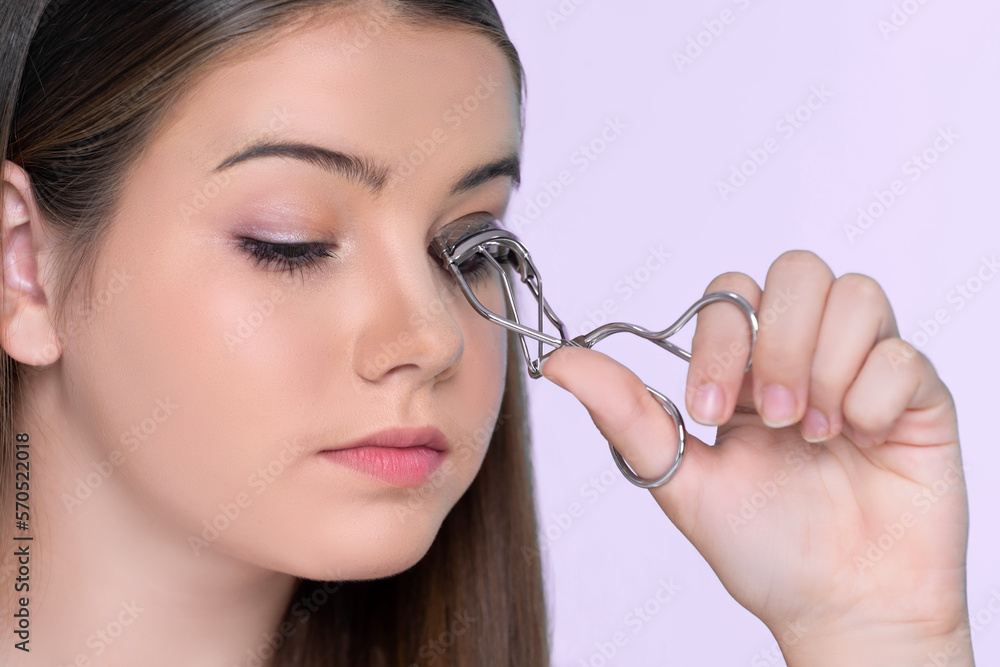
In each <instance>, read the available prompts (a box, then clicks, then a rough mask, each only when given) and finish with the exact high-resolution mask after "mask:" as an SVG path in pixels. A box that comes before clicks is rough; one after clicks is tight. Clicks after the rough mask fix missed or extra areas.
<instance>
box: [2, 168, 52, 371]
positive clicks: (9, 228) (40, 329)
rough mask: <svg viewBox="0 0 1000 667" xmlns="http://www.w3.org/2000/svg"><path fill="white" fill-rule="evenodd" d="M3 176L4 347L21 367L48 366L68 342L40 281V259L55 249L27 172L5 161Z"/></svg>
mask: <svg viewBox="0 0 1000 667" xmlns="http://www.w3.org/2000/svg"><path fill="white" fill-rule="evenodd" d="M0 178H2V180H0V198H2V199H3V209H2V215H3V218H2V219H0V254H2V255H3V268H2V272H3V273H2V284H0V290H2V291H3V305H2V307H0V336H2V338H0V345H2V346H3V349H4V350H5V351H6V352H7V354H8V355H10V356H11V357H12V358H13V359H15V360H17V361H19V362H21V363H24V364H28V365H31V366H45V365H47V364H51V363H53V362H54V361H56V360H57V359H58V358H59V356H60V355H61V354H62V341H60V339H59V336H58V334H57V332H56V329H55V327H54V326H53V325H52V319H53V318H51V317H50V315H51V313H50V306H49V303H48V299H47V298H46V295H45V291H44V290H43V286H42V284H41V282H40V281H39V271H38V261H37V258H38V257H39V256H45V255H44V253H47V252H48V251H49V247H48V246H47V243H48V238H47V236H46V234H45V230H44V228H43V226H42V225H43V221H42V218H41V216H40V215H39V213H38V209H37V208H36V206H35V201H34V196H33V195H32V192H31V179H30V178H29V177H28V174H27V172H25V171H24V169H22V168H21V167H20V166H18V165H16V164H14V163H13V162H11V161H9V160H5V161H4V163H3V170H2V173H0Z"/></svg>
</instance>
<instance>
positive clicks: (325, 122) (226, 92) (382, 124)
mask: <svg viewBox="0 0 1000 667" xmlns="http://www.w3.org/2000/svg"><path fill="white" fill-rule="evenodd" d="M374 16H376V17H378V18H377V19H376V21H374V22H373V20H372V17H373V15H372V14H371V13H370V11H364V10H355V11H343V10H341V11H338V12H336V13H335V14H334V13H331V14H328V15H323V16H320V17H314V18H311V19H309V20H307V21H304V22H298V23H296V24H295V25H294V26H292V27H291V28H289V29H286V30H283V31H281V32H280V33H279V34H277V35H275V36H273V37H272V38H271V39H270V40H269V41H268V42H266V43H264V44H262V45H260V47H259V48H257V49H255V50H253V51H251V52H249V53H248V52H246V51H245V50H242V51H241V52H240V55H239V57H237V58H227V59H226V60H225V61H223V62H222V64H219V65H217V66H216V67H214V68H213V69H210V70H208V71H207V72H206V73H205V74H203V75H202V76H201V78H200V79H198V80H196V81H195V82H194V84H193V85H192V87H191V88H190V89H189V90H188V91H187V92H186V93H185V95H184V97H183V98H181V99H180V100H179V101H178V102H177V103H176V105H175V106H174V107H173V108H172V109H171V111H170V114H169V116H168V117H167V118H166V119H165V122H164V125H163V126H161V132H160V134H161V135H163V134H165V133H166V134H168V135H172V137H173V138H174V140H176V141H181V142H183V143H184V144H185V152H186V153H187V155H188V156H189V157H190V158H193V161H194V162H195V163H197V164H200V165H204V166H205V167H206V169H211V168H214V167H215V166H216V165H217V163H218V159H219V158H220V157H221V156H223V155H226V154H230V153H232V152H233V150H234V149H238V148H239V147H241V146H245V145H249V144H251V143H253V142H254V141H255V140H261V139H269V138H272V139H273V138H282V139H289V138H294V139H295V140H297V141H308V142H312V143H315V144H318V145H323V146H329V147H331V148H335V149H338V150H345V151H355V152H358V153H363V154H368V155H374V156H377V157H378V158H379V159H380V160H384V161H385V163H386V164H389V165H390V166H395V165H397V164H400V163H402V162H405V161H406V160H408V159H409V158H408V156H412V154H413V153H414V151H418V152H419V151H423V152H424V153H430V152H437V153H441V154H445V155H446V156H447V155H448V154H449V153H450V157H451V158H454V159H459V160H461V164H467V163H468V162H469V160H470V159H472V158H474V157H479V156H480V155H479V154H493V153H496V152H497V151H499V150H501V149H504V148H506V149H509V150H516V149H517V147H518V146H519V143H520V126H519V125H520V123H519V121H520V115H519V109H518V106H517V91H516V90H515V83H514V75H513V71H512V68H511V63H510V62H509V61H508V59H507V57H506V56H505V55H504V54H503V52H502V51H501V50H500V49H499V48H498V47H497V46H496V45H494V44H493V43H492V42H491V41H490V39H489V38H488V37H486V36H484V35H480V34H477V33H475V32H472V31H471V30H468V29H464V28H462V27H461V26H457V25H456V26H450V25H447V24H433V25H431V24H426V25H424V24H422V25H419V26H412V25H407V24H403V23H401V22H398V21H395V20H392V19H389V18H388V16H387V15H385V14H384V13H383V14H376V15H374ZM373 28H374V29H373ZM473 145H475V146H479V147H480V148H479V150H478V152H477V153H479V154H477V155H474V156H470V155H468V154H467V151H469V150H470V147H471V146H473ZM463 153H465V155H464V157H463ZM213 160H214V162H213ZM411 162H412V161H411Z"/></svg>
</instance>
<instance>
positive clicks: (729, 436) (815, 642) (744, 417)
mask: <svg viewBox="0 0 1000 667" xmlns="http://www.w3.org/2000/svg"><path fill="white" fill-rule="evenodd" d="M720 290H729V291H734V292H737V293H738V294H741V295H742V296H744V297H745V298H746V299H747V300H749V301H750V303H751V304H752V305H753V306H754V309H755V310H756V312H757V314H758V318H759V321H760V330H759V333H758V338H757V342H756V345H755V347H754V350H753V365H752V368H751V370H750V372H749V373H747V374H746V375H744V374H743V370H744V369H745V367H746V363H747V360H748V354H749V351H750V345H749V342H750V336H749V327H748V325H747V322H746V319H745V318H744V315H743V313H742V311H740V310H739V309H737V308H735V307H733V306H731V305H730V306H726V307H723V306H721V305H715V304H713V305H711V306H709V307H707V308H706V309H704V310H702V311H701V312H700V313H699V315H698V319H697V328H696V330H695V334H694V338H693V339H692V358H691V367H690V371H689V374H688V382H687V392H686V393H687V395H686V399H687V401H686V402H687V409H688V412H689V414H691V415H692V417H693V418H695V419H696V421H698V422H700V423H702V424H707V425H718V426H719V429H718V435H717V439H716V442H715V445H714V446H712V447H710V446H708V445H707V444H706V443H704V442H702V441H701V440H699V439H698V438H696V437H694V436H692V435H691V434H688V435H687V438H686V444H685V452H684V458H683V460H682V462H681V465H680V468H679V469H678V472H677V474H676V475H675V476H674V477H673V478H671V479H670V481H668V482H667V483H666V484H664V485H663V486H660V487H659V488H655V489H651V490H650V493H651V494H652V496H653V499H654V500H655V501H656V503H657V504H658V505H659V506H660V508H661V509H662V510H663V511H664V513H665V514H666V515H667V516H668V517H669V518H670V520H671V521H672V522H673V524H674V525H675V526H677V528H678V529H680V531H681V532H682V533H683V534H684V535H685V536H686V537H687V538H688V539H689V540H690V541H691V543H692V544H693V545H694V546H695V547H696V548H697V549H698V550H699V552H700V553H701V554H702V555H703V556H704V557H705V558H706V560H707V561H708V562H709V564H710V565H711V566H712V569H713V570H714V571H715V573H716V574H717V575H718V576H719V579H720V580H721V581H722V583H723V585H724V586H725V587H726V590H728V591H729V592H730V594H731V595H732V596H733V597H734V598H735V599H736V600H737V601H738V602H739V603H740V604H741V605H743V606H744V607H745V608H746V609H748V610H750V611H751V612H752V613H753V614H754V615H755V616H757V617H758V618H760V619H761V620H762V621H763V622H764V623H765V624H766V625H767V627H768V628H769V629H770V630H771V632H772V633H773V634H774V636H775V638H776V639H777V641H778V645H779V646H780V648H781V650H782V653H783V654H784V657H785V660H786V662H787V664H788V665H790V666H792V665H796V666H797V665H802V666H806V665H808V666H810V667H817V666H819V667H822V666H825V665H830V666H834V665H845V664H850V665H863V666H867V665H871V666H873V667H874V666H876V665H888V664H894V665H895V664H899V665H902V664H906V665H923V664H948V665H950V666H955V665H963V666H967V665H973V664H974V661H973V655H972V644H971V641H970V630H969V616H968V606H967V601H966V593H965V591H966V582H965V577H966V550H967V542H968V527H969V514H968V500H967V494H966V487H965V482H964V476H962V475H961V454H960V450H959V441H958V430H957V421H956V413H955V404H954V401H953V400H952V397H951V394H950V393H949V392H948V389H947V388H946V387H945V385H944V384H943V383H942V381H941V379H940V378H939V377H938V376H937V374H936V373H935V371H934V368H933V366H932V365H931V363H930V362H929V361H928V359H927V358H926V357H925V356H924V355H922V354H921V353H920V352H919V351H917V350H916V349H915V348H913V347H912V346H910V345H909V344H908V343H906V342H904V341H902V340H900V339H899V337H898V336H899V331H898V329H897V327H896V321H895V318H894V316H893V313H892V309H891V307H890V304H889V302H888V300H887V298H886V296H885V294H884V292H883V291H882V289H881V288H880V287H879V285H878V283H876V282H875V281H874V280H872V279H871V278H869V277H867V276H863V275H860V274H845V275H843V276H841V277H839V278H836V277H835V276H834V275H833V273H832V272H831V270H830V268H829V267H828V266H827V265H826V264H825V263H824V262H823V261H822V260H821V259H820V258H819V257H817V256H816V255H815V254H813V253H811V252H804V251H790V252H787V253H785V254H783V255H781V256H780V257H778V258H777V260H776V261H775V262H774V263H773V264H772V265H771V268H770V270H769V271H768V274H767V279H766V281H765V284H764V288H763V289H761V288H760V287H759V286H758V285H757V284H756V283H755V282H754V280H753V279H752V278H750V277H749V276H747V275H745V274H741V273H726V274H723V275H721V276H719V277H718V278H716V279H715V280H713V281H712V283H711V284H710V285H709V286H708V288H707V289H706V293H708V292H714V291H720ZM727 355H728V356H727ZM543 373H544V375H545V376H546V377H548V378H549V379H550V380H552V381H553V382H554V383H556V384H557V385H559V386H560V387H563V388H564V389H567V390H568V391H570V392H572V393H573V394H574V395H575V396H576V397H577V398H578V399H579V400H580V401H581V402H582V403H583V404H584V406H585V407H586V408H587V409H588V411H589V413H590V415H591V417H592V418H593V420H594V423H595V425H596V426H597V427H598V428H599V429H600V431H601V433H602V434H603V435H604V436H605V437H606V438H607V439H608V441H609V442H610V443H612V444H613V445H614V446H615V448H616V449H617V450H618V451H619V453H621V454H622V456H623V457H624V459H625V460H626V461H627V462H628V463H629V464H630V466H631V467H632V469H633V471H634V472H636V474H638V475H639V476H641V477H643V478H647V479H655V478H658V477H660V476H661V475H662V474H663V473H664V472H665V471H666V470H667V469H668V468H669V466H670V464H671V463H672V462H673V460H674V456H675V452H676V446H677V436H676V431H675V427H674V424H673V422H672V421H671V419H670V417H669V415H668V414H667V412H666V411H665V410H664V409H663V408H662V407H661V406H660V404H659V403H658V402H656V400H655V399H654V398H653V396H652V395H651V394H650V393H649V392H648V391H647V390H646V389H645V387H644V385H643V383H642V381H641V380H640V379H639V378H638V377H637V376H636V375H635V374H634V373H633V372H632V371H630V370H629V369H627V368H625V367H624V366H622V365H620V364H618V363H617V362H615V361H614V360H613V359H611V358H610V357H608V356H606V355H604V354H602V353H600V352H598V351H596V350H590V349H585V348H569V347H567V348H560V349H558V350H556V351H554V352H553V353H552V354H551V356H550V357H548V358H547V359H546V360H545V363H544V366H543ZM705 384H715V385H716V386H717V387H718V389H719V391H720V392H721V394H720V396H719V397H718V398H716V399H714V400H706V396H709V395H710V392H708V391H706V392H702V393H700V394H699V390H700V389H701V387H702V386H703V385H705ZM774 386H778V387H784V388H787V389H788V391H789V392H790V394H791V397H792V398H791V399H790V401H789V402H788V403H786V404H782V402H781V401H780V400H778V401H775V400H773V399H774V397H775V392H774V390H773V389H771V390H768V389H767V388H768V387H774ZM769 399H770V400H769ZM812 410H816V411H819V412H820V413H821V414H822V415H824V420H825V421H826V423H827V424H832V425H833V426H832V428H829V429H827V432H826V433H825V434H824V433H821V432H817V430H816V428H817V426H818V420H816V418H815V414H810V411H812ZM713 412H714V414H713ZM807 438H808V439H807ZM929 656H934V658H933V659H936V660H938V661H939V662H938V663H934V662H931V659H932V658H931V657H929ZM941 660H947V662H946V663H941V662H940V661H941Z"/></svg>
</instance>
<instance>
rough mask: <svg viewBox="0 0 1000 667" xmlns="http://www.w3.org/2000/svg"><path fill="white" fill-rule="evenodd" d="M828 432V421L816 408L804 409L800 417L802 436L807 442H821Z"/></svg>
mask: <svg viewBox="0 0 1000 667" xmlns="http://www.w3.org/2000/svg"><path fill="white" fill-rule="evenodd" d="M829 433H830V422H829V421H827V419H826V415H824V414H823V413H822V412H820V411H819V410H817V409H816V408H809V409H808V410H806V416H805V417H803V419H802V437H803V438H804V439H805V440H806V441H807V442H823V441H824V440H826V437H827V435H828V434H829Z"/></svg>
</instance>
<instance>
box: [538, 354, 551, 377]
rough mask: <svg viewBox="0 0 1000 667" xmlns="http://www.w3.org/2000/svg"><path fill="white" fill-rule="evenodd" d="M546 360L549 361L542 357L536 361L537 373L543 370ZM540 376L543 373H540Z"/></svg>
mask: <svg viewBox="0 0 1000 667" xmlns="http://www.w3.org/2000/svg"><path fill="white" fill-rule="evenodd" d="M548 360H549V358H548V357H543V358H541V359H539V360H538V372H539V373H542V369H543V368H545V362H546V361H548ZM542 375H545V373H542Z"/></svg>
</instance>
